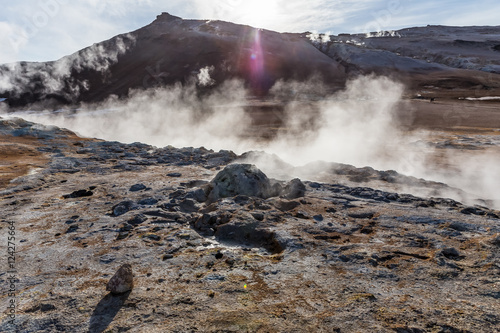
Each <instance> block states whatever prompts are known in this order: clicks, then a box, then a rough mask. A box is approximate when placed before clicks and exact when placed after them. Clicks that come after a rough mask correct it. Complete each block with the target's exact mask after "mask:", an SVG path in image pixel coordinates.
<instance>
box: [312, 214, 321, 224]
mask: <svg viewBox="0 0 500 333" xmlns="http://www.w3.org/2000/svg"><path fill="white" fill-rule="evenodd" d="M313 219H314V220H315V221H317V222H321V221H323V215H321V214H319V215H314V216H313Z"/></svg>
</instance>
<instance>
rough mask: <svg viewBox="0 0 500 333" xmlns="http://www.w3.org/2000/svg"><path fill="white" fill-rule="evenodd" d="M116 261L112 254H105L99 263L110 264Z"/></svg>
mask: <svg viewBox="0 0 500 333" xmlns="http://www.w3.org/2000/svg"><path fill="white" fill-rule="evenodd" d="M115 260H116V257H115V256H113V255H111V254H105V255H103V256H101V258H99V261H100V262H102V263H103V264H110V263H112V262H113V261H115Z"/></svg>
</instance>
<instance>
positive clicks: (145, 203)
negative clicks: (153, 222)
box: [138, 198, 158, 206]
mask: <svg viewBox="0 0 500 333" xmlns="http://www.w3.org/2000/svg"><path fill="white" fill-rule="evenodd" d="M157 203H158V199H155V198H145V199H142V200H140V201H139V202H138V204H139V205H143V206H153V205H156V204H157Z"/></svg>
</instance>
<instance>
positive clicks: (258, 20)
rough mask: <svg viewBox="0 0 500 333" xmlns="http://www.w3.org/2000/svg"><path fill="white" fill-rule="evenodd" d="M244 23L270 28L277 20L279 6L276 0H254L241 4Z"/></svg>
mask: <svg viewBox="0 0 500 333" xmlns="http://www.w3.org/2000/svg"><path fill="white" fill-rule="evenodd" d="M240 11H241V12H240V15H241V18H242V21H243V22H242V23H245V24H248V25H251V26H254V27H256V28H268V29H269V28H270V27H272V26H273V23H274V22H275V21H276V20H277V18H278V15H279V8H278V5H277V3H276V1H270V0H254V1H249V2H247V3H245V4H244V5H242V6H241V8H240Z"/></svg>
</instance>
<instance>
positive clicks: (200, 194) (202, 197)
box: [190, 188, 208, 202]
mask: <svg viewBox="0 0 500 333" xmlns="http://www.w3.org/2000/svg"><path fill="white" fill-rule="evenodd" d="M190 193H191V194H192V195H193V199H194V200H196V201H198V202H205V201H207V199H208V197H207V192H205V190H204V189H202V188H199V189H197V190H194V191H192V192H190Z"/></svg>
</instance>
